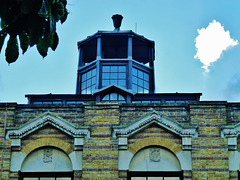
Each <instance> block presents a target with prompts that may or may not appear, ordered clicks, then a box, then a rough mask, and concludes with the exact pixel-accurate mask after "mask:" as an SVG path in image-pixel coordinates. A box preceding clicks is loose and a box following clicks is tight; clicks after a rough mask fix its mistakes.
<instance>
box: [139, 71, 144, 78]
mask: <svg viewBox="0 0 240 180" xmlns="http://www.w3.org/2000/svg"><path fill="white" fill-rule="evenodd" d="M138 77H139V78H141V79H143V72H142V71H138Z"/></svg>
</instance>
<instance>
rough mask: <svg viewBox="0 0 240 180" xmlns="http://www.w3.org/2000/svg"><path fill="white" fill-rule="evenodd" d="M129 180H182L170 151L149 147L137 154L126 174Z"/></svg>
mask: <svg viewBox="0 0 240 180" xmlns="http://www.w3.org/2000/svg"><path fill="white" fill-rule="evenodd" d="M128 179H129V180H182V179H183V173H182V169H181V165H180V162H179V160H178V158H177V157H176V156H175V154H173V153H172V152H171V151H169V150H167V149H165V148H162V147H159V146H151V147H147V148H144V149H142V150H140V151H139V152H137V153H136V154H135V155H134V157H133V158H132V160H131V162H130V165H129V172H128Z"/></svg>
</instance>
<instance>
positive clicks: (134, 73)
mask: <svg viewBox="0 0 240 180" xmlns="http://www.w3.org/2000/svg"><path fill="white" fill-rule="evenodd" d="M132 74H133V75H134V76H137V69H135V68H133V69H132Z"/></svg>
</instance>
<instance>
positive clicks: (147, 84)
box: [144, 81, 149, 89]
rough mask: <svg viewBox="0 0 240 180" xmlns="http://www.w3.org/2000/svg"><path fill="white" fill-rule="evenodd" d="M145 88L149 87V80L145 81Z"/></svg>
mask: <svg viewBox="0 0 240 180" xmlns="http://www.w3.org/2000/svg"><path fill="white" fill-rule="evenodd" d="M144 88H146V89H149V83H148V82H147V81H144Z"/></svg>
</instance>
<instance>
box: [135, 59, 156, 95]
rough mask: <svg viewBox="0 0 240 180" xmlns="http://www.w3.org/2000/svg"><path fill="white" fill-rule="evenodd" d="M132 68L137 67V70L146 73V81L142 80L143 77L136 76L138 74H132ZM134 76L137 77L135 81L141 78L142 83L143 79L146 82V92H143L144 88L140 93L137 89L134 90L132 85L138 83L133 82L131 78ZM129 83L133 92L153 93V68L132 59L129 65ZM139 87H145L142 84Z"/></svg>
mask: <svg viewBox="0 0 240 180" xmlns="http://www.w3.org/2000/svg"><path fill="white" fill-rule="evenodd" d="M134 69H137V70H138V71H140V72H142V73H143V74H144V73H145V74H148V81H146V80H144V77H143V78H138V76H134V75H133V71H134ZM135 77H137V81H138V79H141V80H143V83H144V81H145V82H148V91H147V92H146V91H145V92H144V90H143V92H142V93H141V92H139V91H134V87H133V85H138V84H136V83H134V81H133V78H135ZM131 85H132V87H131V89H132V90H133V91H134V92H135V93H138V94H150V93H153V92H154V70H153V69H152V68H151V67H148V66H146V65H145V64H141V63H140V62H138V61H135V60H133V63H132V67H131ZM141 87H142V88H144V87H145V86H144V84H143V86H141ZM145 89H146V88H145Z"/></svg>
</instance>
